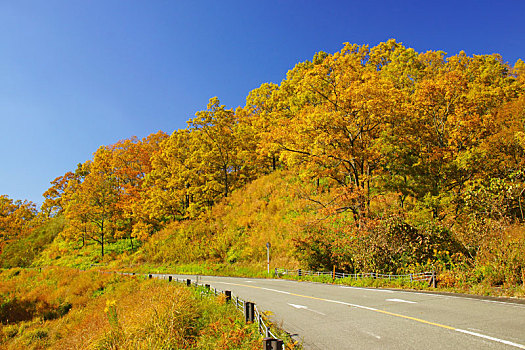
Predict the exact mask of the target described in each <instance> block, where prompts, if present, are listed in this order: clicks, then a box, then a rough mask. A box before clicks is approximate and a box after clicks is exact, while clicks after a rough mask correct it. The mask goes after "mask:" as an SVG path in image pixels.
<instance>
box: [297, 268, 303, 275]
mask: <svg viewBox="0 0 525 350" xmlns="http://www.w3.org/2000/svg"><path fill="white" fill-rule="evenodd" d="M302 275H303V273H302V271H301V269H299V270H297V276H299V277H301V276H302Z"/></svg>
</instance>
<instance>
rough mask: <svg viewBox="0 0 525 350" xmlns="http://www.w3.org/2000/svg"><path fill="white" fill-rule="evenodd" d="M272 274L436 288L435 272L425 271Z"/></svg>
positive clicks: (292, 272) (281, 269) (278, 269)
mask: <svg viewBox="0 0 525 350" xmlns="http://www.w3.org/2000/svg"><path fill="white" fill-rule="evenodd" d="M274 274H275V275H276V276H282V275H296V276H330V277H331V278H332V279H336V278H351V279H355V280H358V279H363V278H373V279H388V280H393V279H398V280H407V281H410V282H415V281H426V282H428V286H429V287H430V286H432V287H434V288H435V287H436V282H437V281H436V272H435V271H427V272H419V273H409V274H405V275H394V274H384V273H377V272H361V273H345V272H337V271H308V270H303V269H297V270H289V269H283V268H275V271H274Z"/></svg>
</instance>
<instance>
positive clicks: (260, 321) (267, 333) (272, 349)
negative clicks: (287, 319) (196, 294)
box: [120, 272, 285, 350]
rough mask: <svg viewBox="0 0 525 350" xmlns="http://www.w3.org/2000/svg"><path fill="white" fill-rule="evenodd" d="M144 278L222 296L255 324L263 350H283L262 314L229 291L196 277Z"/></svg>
mask: <svg viewBox="0 0 525 350" xmlns="http://www.w3.org/2000/svg"><path fill="white" fill-rule="evenodd" d="M120 274H122V275H126V276H140V275H138V274H135V273H131V272H121V273H120ZM143 276H144V277H145V278H158V279H164V280H168V282H172V281H173V282H178V283H183V284H185V285H187V286H194V287H199V286H201V287H204V290H203V291H202V292H201V293H213V294H214V295H215V296H218V295H219V294H224V295H225V297H226V301H227V302H233V303H234V305H235V307H236V308H237V309H238V310H239V311H241V312H243V313H244V317H245V320H246V323H254V322H256V323H257V326H258V330H259V333H260V334H261V335H262V336H263V337H264V339H263V350H283V349H285V343H284V341H283V340H281V339H279V337H278V335H276V334H275V333H274V331H272V330H271V326H270V323H269V322H268V320H267V319H266V318H265V317H264V314H263V313H262V312H261V311H260V310H259V309H258V308H257V306H256V305H255V303H252V302H249V301H245V300H243V299H241V298H239V297H238V296H235V295H232V293H231V291H228V290H224V291H223V290H220V289H217V288H212V287H211V286H210V285H209V284H202V283H199V280H198V276H197V280H196V281H193V282H192V280H191V279H189V278H186V279H179V278H177V277H175V276H173V275H164V274H144V275H143Z"/></svg>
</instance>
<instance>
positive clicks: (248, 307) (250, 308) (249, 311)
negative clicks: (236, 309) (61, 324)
mask: <svg viewBox="0 0 525 350" xmlns="http://www.w3.org/2000/svg"><path fill="white" fill-rule="evenodd" d="M253 315H254V303H252V302H249V301H247V302H245V303H244V318H245V319H246V323H253Z"/></svg>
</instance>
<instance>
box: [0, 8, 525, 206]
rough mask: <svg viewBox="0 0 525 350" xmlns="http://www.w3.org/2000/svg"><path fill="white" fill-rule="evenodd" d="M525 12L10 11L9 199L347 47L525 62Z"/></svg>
mask: <svg viewBox="0 0 525 350" xmlns="http://www.w3.org/2000/svg"><path fill="white" fill-rule="evenodd" d="M524 14H525V1H523V0H501V1H493V0H492V1H483V0H477V1H421V0H417V1H400V0H398V1H385V0H376V1H373V2H370V1H308V0H302V1H294V0H283V1H224V0H223V1H216V0H215V1H176V0H170V1H160V0H157V1H138V0H127V1H125V0H121V1H116V0H104V1H102V0H91V1H85V0H82V1H76V0H62V1H55V0H46V1H44V0H40V1H26V0H16V1H14V0H13V1H8V0H6V1H0V194H7V195H8V196H9V197H11V198H13V199H28V200H31V201H34V202H37V203H41V202H42V196H41V195H42V193H43V192H44V191H45V190H46V189H47V188H48V187H49V186H50V185H49V182H50V181H52V180H53V179H54V178H55V177H57V176H60V175H63V174H64V173H65V172H67V171H69V170H74V169H75V168H76V164H77V163H80V162H84V161H85V160H87V159H90V158H91V157H92V153H93V152H94V151H95V150H96V149H97V148H98V147H99V146H100V145H108V144H112V143H115V142H116V141H118V140H120V139H124V138H128V137H131V136H133V135H136V136H138V137H140V138H142V137H145V136H147V135H148V134H150V133H153V132H156V131H158V130H163V131H165V132H167V133H171V132H173V130H175V129H180V128H184V127H185V126H186V121H187V120H188V119H189V118H192V117H193V116H194V114H195V112H196V111H198V110H202V109H205V108H206V104H207V102H208V99H209V98H210V97H213V96H218V97H219V98H220V100H221V102H222V103H223V104H225V105H226V106H228V107H233V108H235V107H237V106H239V105H242V104H243V103H244V101H245V97H246V96H247V94H248V93H249V91H250V90H252V89H254V88H256V87H258V86H260V85H261V84H262V83H264V82H269V81H271V82H275V83H280V82H281V81H282V80H283V79H284V78H285V75H286V72H287V71H288V70H289V69H291V68H293V66H294V65H295V64H296V63H298V62H300V61H304V60H306V59H310V58H311V57H312V56H313V55H314V53H315V52H317V51H321V50H322V51H326V52H330V53H332V52H335V51H338V50H340V49H341V48H342V45H343V43H344V42H350V43H358V44H370V45H371V46H374V45H376V44H377V43H379V42H382V41H386V40H388V39H389V38H395V39H396V40H398V41H401V42H403V43H404V44H405V46H407V47H413V48H414V49H415V50H416V51H419V52H422V51H427V50H443V51H445V52H447V53H448V54H450V55H453V54H456V53H458V52H459V51H460V50H464V51H465V52H467V54H469V55H472V54H490V53H494V52H497V53H500V54H501V55H502V56H503V59H504V60H505V61H508V62H509V63H511V64H514V63H515V62H516V60H517V59H518V58H525V40H523V38H525V21H524V19H523V16H524Z"/></svg>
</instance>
